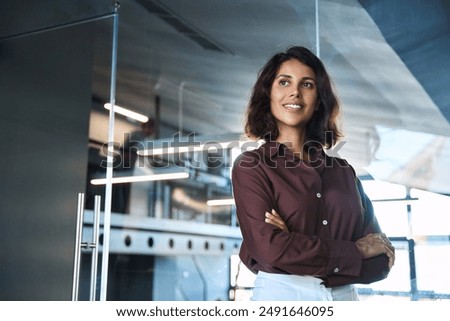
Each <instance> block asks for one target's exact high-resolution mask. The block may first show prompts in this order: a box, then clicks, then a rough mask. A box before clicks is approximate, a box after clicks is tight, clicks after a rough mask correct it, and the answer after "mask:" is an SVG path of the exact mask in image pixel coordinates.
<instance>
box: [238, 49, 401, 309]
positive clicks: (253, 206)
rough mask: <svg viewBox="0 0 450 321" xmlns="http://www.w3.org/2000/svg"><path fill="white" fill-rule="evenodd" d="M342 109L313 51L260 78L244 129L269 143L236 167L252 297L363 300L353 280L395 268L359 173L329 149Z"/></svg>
mask: <svg viewBox="0 0 450 321" xmlns="http://www.w3.org/2000/svg"><path fill="white" fill-rule="evenodd" d="M338 113H339V104H338V101H337V98H336V96H335V94H334V93H333V90H332V86H331V81H330V78H329V76H328V74H327V72H326V70H325V68H324V66H323V64H322V62H321V61H320V60H319V58H317V57H316V56H315V55H314V54H313V53H312V52H311V51H309V50H308V49H306V48H304V47H291V48H289V49H288V50H287V51H286V52H282V53H278V54H276V55H274V56H273V57H272V58H271V59H270V60H269V61H268V62H267V63H266V65H265V66H264V67H263V69H262V70H261V72H260V73H259V76H258V79H257V81H256V84H255V86H254V88H253V92H252V96H251V99H250V102H249V105H248V109H247V119H246V124H245V130H246V134H247V136H249V137H250V138H252V139H263V140H265V143H264V144H263V145H262V146H260V147H259V148H258V149H256V150H253V151H247V152H245V153H243V154H242V155H241V156H240V157H239V158H238V159H237V160H236V161H235V164H234V166H233V170H232V182H233V192H234V197H235V201H236V209H237V215H238V220H239V224H240V228H241V231H242V235H243V243H242V246H241V250H240V258H241V260H242V261H243V263H244V264H245V265H246V266H247V267H248V268H249V269H250V270H252V271H253V272H254V273H257V277H256V280H255V287H254V291H253V297H252V299H253V300H305V301H306V300H308V301H320V300H358V295H357V292H356V289H355V287H354V286H353V284H355V283H370V282H374V281H377V280H381V279H383V278H385V277H386V276H387V274H388V273H389V270H390V269H391V267H392V266H393V264H394V258H395V254H394V247H393V246H392V244H391V243H390V241H389V240H388V238H387V237H386V235H385V234H383V233H381V230H380V227H379V225H378V223H377V220H376V218H375V216H374V213H373V209H372V206H371V202H370V200H369V199H368V198H367V196H366V195H365V194H364V192H363V190H362V186H361V183H360V181H359V180H358V178H357V177H356V175H355V171H354V170H353V168H352V167H351V166H350V165H349V164H348V163H347V162H346V161H345V160H343V159H339V158H335V157H330V156H328V155H327V154H325V152H324V149H326V148H330V147H332V146H333V145H334V144H335V143H336V142H337V140H338V139H339V138H340V136H341V135H340V133H339V130H338V126H337V124H336V122H337V121H336V118H337V116H338Z"/></svg>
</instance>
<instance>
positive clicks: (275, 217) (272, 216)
mask: <svg viewBox="0 0 450 321" xmlns="http://www.w3.org/2000/svg"><path fill="white" fill-rule="evenodd" d="M265 222H266V223H269V224H272V225H274V226H275V227H278V228H279V229H280V230H282V231H285V232H289V229H288V227H287V226H286V223H285V222H284V220H283V219H282V218H281V216H280V215H279V214H278V213H277V212H276V211H275V210H272V213H269V212H266V220H265Z"/></svg>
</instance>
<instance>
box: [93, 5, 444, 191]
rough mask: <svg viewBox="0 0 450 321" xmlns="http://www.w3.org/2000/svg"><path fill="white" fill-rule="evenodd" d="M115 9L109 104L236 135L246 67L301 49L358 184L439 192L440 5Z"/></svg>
mask: <svg viewBox="0 0 450 321" xmlns="http://www.w3.org/2000/svg"><path fill="white" fill-rule="evenodd" d="M318 3H319V6H318V13H319V20H318V21H319V23H318V29H317V24H316V19H315V13H316V7H315V1H314V0H308V1H300V0H279V1H273V0H239V1H224V0H207V1H206V0H189V1H188V0H164V1H162V0H159V1H156V0H124V1H122V2H121V6H120V9H119V11H118V12H119V33H118V35H119V38H118V39H119V41H118V65H117V67H118V69H117V89H116V103H117V104H118V105H123V106H124V107H128V108H130V109H133V110H134V111H137V112H141V113H144V114H149V115H153V116H155V115H156V112H157V110H156V108H155V97H157V96H158V97H159V98H160V121H161V125H162V127H161V137H165V136H171V135H172V134H173V133H175V132H177V131H183V132H186V133H190V132H195V133H197V134H202V135H208V136H211V135H213V136H214V135H221V134H226V133H240V132H241V131H242V125H243V114H244V111H245V106H246V102H247V99H248V97H249V94H250V90H251V87H252V85H253V82H254V81H255V79H256V74H257V72H258V70H259V69H260V68H261V67H262V65H263V63H264V62H265V61H266V60H267V59H268V58H269V57H270V56H271V55H272V54H273V53H274V52H276V51H278V50H283V49H284V48H286V47H287V46H289V45H304V46H306V47H309V48H311V49H312V50H313V51H317V46H316V44H317V40H316V30H319V35H320V36H319V42H318V44H319V46H318V47H319V49H320V57H321V58H322V60H323V61H324V63H325V65H326V66H327V68H328V70H329V72H330V74H331V75H332V77H333V80H334V83H335V85H336V88H337V92H338V94H339V96H340V99H341V103H342V109H343V117H342V122H343V129H344V133H345V135H346V136H345V141H344V142H343V143H342V144H341V145H338V147H337V148H336V149H334V150H332V151H331V153H334V154H336V155H340V156H341V157H345V158H347V159H348V160H349V161H350V163H351V164H353V165H354V166H355V168H356V169H357V172H358V173H359V174H361V175H367V174H369V175H372V176H373V177H375V178H379V179H382V180H386V181H390V182H394V183H400V184H404V185H407V186H411V187H417V188H422V189H426V190H431V191H436V192H440V193H450V176H449V174H447V168H448V166H449V165H450V141H449V132H450V131H449V129H450V126H449V119H450V99H449V88H450V87H449V85H450V80H449V79H450V78H449V77H450V76H449V75H450V72H449V66H450V61H449V60H450V58H449V57H450V55H449V54H448V53H449V49H450V27H449V24H450V23H449V21H450V10H449V8H450V5H449V1H444V0H432V1H419V0H413V1H403V0H402V1H388V0H383V1H366V0H360V1H356V0H329V1H326V0H319V1H318ZM111 20H112V19H105V20H104V21H102V22H101V23H99V28H98V32H97V34H96V37H97V42H96V46H97V51H96V56H95V67H94V77H93V90H94V97H95V99H96V100H98V101H102V100H105V101H106V100H108V99H109V93H110V91H109V84H110V48H111V37H112V34H111V27H112V25H111Z"/></svg>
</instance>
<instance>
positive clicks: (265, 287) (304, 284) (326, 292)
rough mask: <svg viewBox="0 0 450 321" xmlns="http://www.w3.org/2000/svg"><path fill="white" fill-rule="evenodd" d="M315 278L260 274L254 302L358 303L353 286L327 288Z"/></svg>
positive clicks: (356, 293)
mask: <svg viewBox="0 0 450 321" xmlns="http://www.w3.org/2000/svg"><path fill="white" fill-rule="evenodd" d="M321 283H322V280H321V279H318V278H315V277H313V276H301V275H288V274H275V273H266V272H258V275H257V276H256V279H255V287H254V289H253V296H252V297H251V300H252V301H358V300H359V297H358V291H357V289H356V288H355V286H353V285H344V286H338V287H334V288H326V287H325V286H324V285H323V284H321Z"/></svg>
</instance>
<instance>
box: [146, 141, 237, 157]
mask: <svg viewBox="0 0 450 321" xmlns="http://www.w3.org/2000/svg"><path fill="white" fill-rule="evenodd" d="M233 144H234V145H233ZM208 146H209V147H208ZM233 146H234V147H239V142H224V143H219V142H207V143H204V144H198V143H194V145H183V146H176V147H169V146H167V147H162V148H153V149H144V150H140V151H138V154H139V155H141V156H156V155H169V154H178V153H186V152H198V151H207V150H210V149H211V150H212V149H214V148H216V149H217V150H219V149H226V148H229V147H233Z"/></svg>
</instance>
